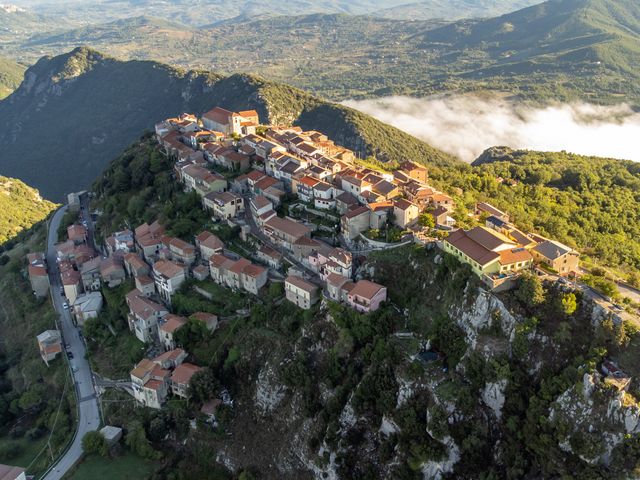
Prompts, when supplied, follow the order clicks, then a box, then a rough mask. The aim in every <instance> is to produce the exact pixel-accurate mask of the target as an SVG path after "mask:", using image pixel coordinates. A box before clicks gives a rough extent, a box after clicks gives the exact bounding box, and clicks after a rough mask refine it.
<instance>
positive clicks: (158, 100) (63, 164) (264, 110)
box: [0, 48, 455, 199]
mask: <svg viewBox="0 0 640 480" xmlns="http://www.w3.org/2000/svg"><path fill="white" fill-rule="evenodd" d="M26 78H27V81H25V82H24V83H23V84H22V85H21V86H20V88H18V90H16V92H14V94H12V95H11V96H10V97H9V98H7V99H5V100H4V101H2V102H0V168H2V171H3V172H5V173H6V174H9V175H13V176H17V177H19V178H21V179H23V180H25V181H26V182H27V183H29V184H31V185H34V186H36V187H37V188H39V189H40V190H41V191H42V193H43V194H44V195H45V196H46V197H48V198H54V199H60V198H61V197H62V195H63V194H65V193H68V192H70V191H77V190H79V189H81V188H83V187H86V186H88V185H89V184H90V183H91V182H92V181H93V179H95V177H96V176H97V175H98V174H99V173H100V172H101V171H102V170H103V169H104V168H105V166H106V165H107V163H108V162H109V160H110V159H112V158H113V157H115V156H116V155H117V154H118V153H119V152H120V151H122V149H124V148H125V147H126V146H127V145H129V144H130V143H131V142H132V141H133V140H134V139H136V138H137V137H138V136H139V135H140V133H141V132H142V131H144V130H145V129H152V128H153V126H154V124H155V123H156V122H158V121H160V120H162V119H164V118H167V117H169V116H174V115H176V114H177V113H178V112H184V111H188V112H193V113H196V114H201V113H203V112H205V111H207V110H209V109H210V108H212V107H214V106H216V105H219V106H223V107H225V108H228V109H231V110H243V109H248V108H252V109H253V108H255V109H256V110H257V111H258V113H259V114H260V118H261V121H263V122H265V123H294V124H300V125H302V126H303V127H304V128H307V129H317V130H320V131H323V132H325V133H327V134H328V135H329V136H331V137H332V138H334V140H335V141H336V142H337V143H339V144H342V145H344V146H346V147H349V148H351V149H353V150H355V151H357V152H358V153H359V154H360V155H361V156H363V157H366V156H369V155H376V156H377V157H379V158H380V159H390V160H402V159H405V158H420V159H421V160H422V161H424V162H426V163H433V164H451V163H453V162H455V160H454V159H453V158H452V157H450V156H449V155H447V154H445V153H443V152H440V151H438V150H436V149H434V148H432V147H430V146H429V145H427V144H426V143H424V142H422V141H420V140H417V139H416V138H414V137H411V136H410V135H407V134H405V133H403V132H401V131H400V130H398V129H396V128H394V127H390V126H388V125H385V124H384V123H382V122H379V121H377V120H374V119H373V118H371V117H368V116H367V115H364V114H361V113H358V112H356V111H354V110H351V109H348V108H346V107H342V106H339V105H336V104H331V103H328V102H325V101H323V100H320V99H318V98H316V97H313V96H311V95H309V94H307V93H305V92H303V91H301V90H298V89H296V88H293V87H289V86H286V85H282V84H277V83H273V82H268V81H265V80H262V79H260V78H257V77H254V76H250V75H233V76H231V77H223V76H220V75H216V74H213V73H208V72H193V71H192V72H186V71H183V70H179V69H174V68H171V67H168V66H166V65H162V64H158V63H154V62H141V61H129V62H122V61H119V60H116V59H114V58H111V57H108V56H105V55H102V54H100V53H99V52H96V51H94V50H91V49H88V48H78V49H76V50H74V51H73V52H71V53H69V54H66V55H61V56H59V57H54V58H43V59H42V60H40V61H39V62H38V63H37V64H36V65H34V66H33V67H31V68H30V69H29V70H28V71H27V73H26ZM35 132H37V135H35V136H34V134H35Z"/></svg>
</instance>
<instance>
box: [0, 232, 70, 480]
mask: <svg viewBox="0 0 640 480" xmlns="http://www.w3.org/2000/svg"><path fill="white" fill-rule="evenodd" d="M45 236H46V225H45V224H44V222H41V223H39V224H37V225H35V226H33V227H31V228H30V229H28V230H25V231H24V232H22V233H21V234H20V235H19V236H18V237H17V238H15V239H13V240H12V241H11V245H7V244H4V245H3V247H2V248H3V251H2V255H1V256H0V305H2V306H1V307H0V329H2V334H1V335H0V461H2V463H5V464H7V463H8V464H11V465H18V466H21V467H24V468H26V467H28V466H29V467H30V468H29V473H30V474H40V473H42V472H43V471H45V470H46V469H47V467H48V466H49V463H50V460H51V457H50V455H51V454H53V455H56V456H57V455H59V454H61V453H62V452H63V451H64V449H65V448H66V446H67V443H68V442H69V440H70V439H71V437H72V436H73V432H74V423H75V419H74V417H75V414H76V407H75V398H74V394H73V381H72V379H71V377H70V373H69V367H68V365H67V363H66V362H65V359H64V358H60V356H59V357H58V358H57V359H56V360H55V361H54V362H52V363H51V364H50V366H49V367H47V365H45V363H44V362H43V361H42V358H41V357H40V352H39V351H38V343H37V341H36V335H39V334H40V333H42V332H43V331H45V330H49V329H53V328H55V326H56V323H55V321H56V317H57V315H56V313H55V311H54V310H53V308H52V306H51V304H50V303H49V300H48V297H47V298H44V299H39V300H38V299H36V298H35V296H34V295H33V294H32V293H31V285H30V284H29V279H28V276H27V259H26V255H27V253H29V252H42V251H43V250H44V245H45ZM49 440H50V442H51V450H49V448H48V447H47V442H48V441H49Z"/></svg>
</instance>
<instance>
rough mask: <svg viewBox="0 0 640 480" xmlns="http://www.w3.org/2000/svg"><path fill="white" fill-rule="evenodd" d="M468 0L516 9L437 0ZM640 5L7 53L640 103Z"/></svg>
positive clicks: (355, 94) (47, 43)
mask: <svg viewBox="0 0 640 480" xmlns="http://www.w3.org/2000/svg"><path fill="white" fill-rule="evenodd" d="M152 3H153V2H152ZM522 3H530V2H528V1H525V0H523V2H522ZM463 4H468V5H476V7H478V5H480V6H482V5H485V6H486V7H487V10H486V12H487V13H488V12H492V11H494V10H495V8H503V7H504V5H502V4H503V2H490V1H488V0H486V1H485V2H483V3H480V4H475V3H472V2H470V1H466V0H450V1H445V0H441V1H439V2H438V1H434V2H431V3H429V5H430V7H429V8H432V9H433V11H434V12H435V11H436V10H438V9H444V8H445V7H446V6H447V5H449V6H451V11H452V12H459V11H464V8H463V7H464V6H463ZM508 4H509V5H514V6H515V5H518V4H519V2H508ZM154 5H155V4H154ZM501 5H502V6H501ZM492 6H493V7H495V8H493V7H492ZM436 7H437V8H436ZM454 7H456V8H454ZM458 7H459V8H458ZM402 8H409V7H402ZM411 8H414V9H421V8H422V7H421V6H416V5H415V4H414V5H413V6H412V7H411ZM425 8H426V7H425ZM504 8H506V7H504ZM400 9H401V7H394V11H398V10H400ZM639 9H640V4H639V3H637V2H635V0H615V1H614V0H551V1H548V2H546V3H543V4H539V5H535V6H532V7H529V8H525V9H523V10H519V11H517V12H513V13H510V14H506V15H503V16H500V17H496V18H490V19H487V20H477V19H476V20H460V21H457V22H455V23H446V22H443V21H437V20H421V21H415V20H392V19H388V18H377V17H373V16H354V15H345V14H330V15H327V14H310V15H305V16H293V17H291V16H276V17H273V16H271V14H270V15H250V14H246V12H245V15H244V16H243V17H242V18H234V19H227V20H223V19H219V21H218V22H215V24H214V25H209V26H207V27H203V28H194V27H188V26H185V25H183V24H181V23H176V20H180V18H179V17H176V18H175V19H172V20H171V21H169V20H166V19H164V18H158V17H150V16H142V17H135V18H128V19H121V20H116V21H112V22H108V23H102V24H100V25H93V24H91V25H88V26H83V27H80V28H75V29H66V30H57V31H55V32H54V33H40V34H37V33H34V34H33V35H31V37H30V38H28V39H23V40H21V41H16V42H14V43H8V44H5V53H6V54H9V53H10V54H11V55H12V56H13V57H14V58H20V59H22V60H23V61H26V62H35V61H36V59H37V58H39V57H40V56H41V55H42V52H45V53H47V54H50V55H57V54H60V53H62V52H65V51H69V50H71V49H73V48H74V47H76V46H77V45H79V44H86V45H89V46H91V47H93V48H96V49H98V50H100V51H104V52H105V53H107V54H110V55H114V56H116V57H118V58H124V59H128V58H131V59H149V60H157V61H161V62H163V63H168V64H171V65H175V66H179V67H182V68H188V69H191V68H197V69H205V70H214V71H217V72H220V73H224V74H232V73H245V72H249V73H254V74H258V75H260V76H263V77H265V78H268V79H271V80H275V81H280V82H284V83H287V84H291V85H294V86H296V87H299V88H303V89H305V90H308V91H310V92H312V93H314V94H317V95H320V96H322V97H324V98H328V99H331V100H344V99H348V98H363V97H376V96H385V95H392V94H408V95H417V96H424V95H429V94H433V93H438V92H442V91H462V92H466V91H477V90H482V89H491V90H499V91H506V92H510V93H514V94H517V95H519V96H521V97H523V98H531V99H535V100H538V101H543V102H546V101H547V100H549V99H555V100H562V101H565V100H576V99H581V100H588V101H594V102H607V103H615V102H620V101H621V100H625V101H628V102H631V103H633V104H635V105H640V33H639V30H640V29H639V28H638V24H639V23H640V13H639V11H638V10H639ZM149 10H152V11H153V8H150V9H149ZM136 11H137V10H136V9H135V8H132V9H131V12H130V13H133V12H136ZM271 13H273V12H271ZM413 16H414V17H415V18H420V15H418V14H415V15H413ZM274 32H277V34H276V33H274Z"/></svg>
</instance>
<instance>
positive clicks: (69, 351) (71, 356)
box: [67, 350, 73, 359]
mask: <svg viewBox="0 0 640 480" xmlns="http://www.w3.org/2000/svg"><path fill="white" fill-rule="evenodd" d="M67 357H69V358H70V359H71V358H73V352H72V351H71V350H67Z"/></svg>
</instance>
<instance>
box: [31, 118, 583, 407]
mask: <svg viewBox="0 0 640 480" xmlns="http://www.w3.org/2000/svg"><path fill="white" fill-rule="evenodd" d="M155 138H156V140H157V142H158V148H160V149H161V150H162V152H163V153H164V155H166V156H167V157H168V158H170V159H172V161H173V171H174V176H175V181H177V182H180V183H181V184H182V187H183V189H184V191H186V192H195V193H196V194H197V196H198V197H199V199H200V201H201V206H202V208H203V209H204V210H205V211H206V212H207V213H208V215H210V217H211V219H212V220H213V221H215V222H217V223H219V224H221V225H228V226H230V227H233V228H235V229H237V231H238V235H239V238H240V239H241V240H242V241H243V242H244V244H245V245H249V246H251V247H250V248H248V249H246V254H245V255H240V254H238V252H237V250H232V249H230V248H227V245H225V242H223V240H221V238H219V236H218V235H216V234H215V233H214V232H212V231H208V230H204V231H201V232H200V233H199V234H197V235H196V236H195V237H194V238H176V237H173V236H170V235H168V234H167V232H166V228H165V226H164V225H162V224H161V223H160V222H159V221H158V220H156V221H154V222H151V223H144V224H142V225H138V226H136V227H135V228H133V229H132V230H122V231H116V232H111V234H110V235H109V236H108V237H107V238H106V239H105V240H104V245H101V246H97V248H99V249H100V250H101V252H98V251H97V250H96V245H95V242H94V237H93V232H92V225H91V222H90V221H89V222H87V215H88V212H87V211H86V209H85V208H84V207H83V206H82V204H81V200H80V198H79V197H78V195H75V194H74V195H71V196H70V198H69V208H70V209H71V210H72V211H75V212H78V219H79V221H77V222H74V223H73V224H71V225H69V226H68V228H67V237H68V238H67V240H66V241H64V242H61V243H59V244H57V245H56V247H55V248H56V254H57V255H56V256H57V263H58V268H59V271H60V276H61V281H62V285H63V290H64V296H65V297H66V299H67V302H68V305H67V304H65V306H66V308H69V309H70V311H71V312H72V314H73V317H74V319H75V321H76V322H77V324H78V325H79V326H82V325H83V324H84V322H85V321H86V320H88V319H91V318H96V317H97V316H98V314H99V313H100V311H101V310H102V308H103V301H104V298H103V294H102V293H101V289H102V288H104V287H106V288H114V287H117V286H119V285H121V284H123V283H124V282H126V281H127V279H133V282H134V283H135V288H134V289H133V290H131V291H130V292H129V293H128V294H127V295H126V305H127V307H128V309H129V315H128V323H129V328H130V330H131V333H132V335H135V336H136V337H137V338H138V339H139V340H140V341H141V342H144V343H145V344H147V345H151V346H153V348H150V349H149V352H153V355H149V356H148V357H149V358H145V359H143V360H142V361H140V362H139V363H137V364H136V365H132V370H131V372H130V377H131V392H130V393H131V394H132V395H133V396H134V397H135V399H136V400H137V401H138V402H140V404H142V405H145V406H148V407H152V408H161V407H162V405H163V404H164V403H165V402H166V400H167V398H168V396H169V394H170V393H171V394H173V395H174V396H177V397H182V398H186V397H187V396H188V386H189V382H190V380H191V378H192V377H193V375H194V374H196V373H197V372H198V371H199V370H200V369H201V367H200V366H198V365H194V364H192V363H188V362H186V361H185V360H186V359H187V358H188V352H186V351H184V350H183V349H182V348H181V346H180V345H179V344H178V342H177V341H176V337H175V335H176V332H177V331H178V330H179V329H180V328H181V327H182V326H184V325H185V324H187V321H188V319H187V318H184V317H181V316H179V315H176V314H174V313H172V298H173V296H174V295H175V294H176V293H177V292H179V291H180V289H181V287H182V286H183V285H184V284H185V282H186V281H188V280H189V279H195V280H197V281H209V282H213V283H215V284H217V285H219V286H222V287H224V288H228V289H231V290H233V291H237V292H243V293H245V294H248V295H253V296H255V297H256V298H261V297H264V293H265V292H266V290H267V289H268V287H269V284H271V283H279V284H283V286H284V298H285V299H286V300H287V301H289V302H291V303H293V304H295V305H296V306H297V307H299V308H300V309H304V310H309V309H312V308H314V305H316V304H317V303H318V302H321V301H322V302H338V303H341V304H344V305H346V306H348V307H350V308H352V309H354V310H356V311H358V312H361V313H369V312H373V311H376V310H377V309H378V308H379V307H380V305H381V304H382V303H383V302H385V301H387V288H386V286H385V285H380V284H378V283H375V282H373V281H371V280H370V272H369V269H368V268H367V261H366V258H367V254H368V253H369V252H372V251H375V250H381V249H388V248H397V247H398V246H402V245H406V244H409V243H412V242H421V243H425V244H426V243H432V244H435V245H437V246H438V247H439V248H440V249H442V250H443V251H445V252H447V253H449V254H451V255H453V256H455V257H456V258H457V259H458V260H459V261H460V262H462V263H466V264H468V265H469V266H470V267H471V269H472V271H473V272H474V273H475V274H476V275H477V276H478V278H479V279H480V280H481V281H482V282H483V283H484V284H485V285H486V286H487V288H488V289H491V290H494V291H502V290H507V289H510V288H513V287H514V286H515V285H516V281H517V279H518V278H519V276H520V275H521V274H522V272H525V271H527V272H536V273H537V274H538V275H541V276H542V275H544V276H549V275H555V276H572V275H575V274H576V272H577V271H578V262H579V255H578V253H577V252H576V251H574V250H573V249H571V248H569V247H567V246H565V245H563V244H561V243H559V242H557V241H554V240H552V239H547V238H544V237H541V236H540V235H537V234H535V233H525V232H522V231H520V230H518V229H517V228H516V227H515V226H514V225H513V224H511V223H510V218H509V215H508V214H507V213H505V212H503V211H500V210H499V209H497V208H495V207H494V206H492V205H490V204H488V203H478V204H477V205H476V208H475V212H474V213H473V215H474V218H473V220H474V221H475V223H476V224H478V225H479V226H476V227H475V228H473V229H470V230H463V229H456V228H455V225H456V221H455V220H454V218H453V212H454V211H455V208H456V205H455V202H454V199H453V198H452V197H451V196H449V195H448V194H447V193H444V192H442V191H438V190H437V189H436V188H434V187H433V186H431V185H430V184H429V175H428V173H429V172H428V170H427V168H425V167H424V166H421V165H419V164H417V163H415V162H412V161H406V162H404V163H402V164H401V165H400V167H399V168H398V169H397V170H395V171H393V172H383V171H379V170H376V169H373V168H370V167H368V166H365V165H366V163H365V162H360V161H359V159H358V158H357V156H356V155H355V154H354V152H352V151H350V150H348V149H346V148H344V147H341V146H339V145H336V144H335V143H334V142H333V141H331V140H330V139H329V138H328V137H327V136H326V135H324V134H322V133H321V132H317V131H303V130H302V129H301V128H299V127H291V126H286V127H283V126H275V125H269V126H265V125H261V124H260V121H259V118H258V114H257V112H256V111H254V110H249V111H241V112H231V111H228V110H225V109H223V108H219V107H217V108H214V109H213V110H211V111H209V112H207V113H205V114H204V115H203V116H202V117H201V118H198V117H196V116H195V115H192V114H182V115H180V116H178V117H176V118H169V119H166V120H163V121H161V122H159V123H158V124H156V125H155ZM83 215H84V217H83ZM83 218H84V219H83ZM28 271H29V278H30V280H31V285H32V288H33V290H34V292H35V293H36V295H37V296H41V297H43V296H46V295H47V292H48V290H49V277H48V273H47V272H48V269H47V265H46V261H45V259H44V256H43V255H41V254H31V255H30V257H29V270H28ZM191 318H193V319H195V320H197V321H199V322H202V324H203V325H204V326H206V328H207V329H209V330H210V331H214V330H216V328H217V327H218V324H219V321H220V319H219V318H218V317H217V316H216V315H214V314H211V313H206V312H198V313H196V314H194V315H193V316H192V317H191ZM38 340H39V345H40V349H41V354H42V357H43V359H44V360H45V362H49V361H50V360H52V359H53V358H55V356H56V355H57V354H58V353H61V352H62V351H63V347H62V341H61V339H60V335H59V333H57V332H56V331H47V332H44V333H43V334H42V335H41V336H39V338H38ZM212 408H213V407H212V406H211V405H205V406H204V407H203V409H205V410H206V411H207V412H211V411H213V410H212ZM203 411H204V410H203Z"/></svg>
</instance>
